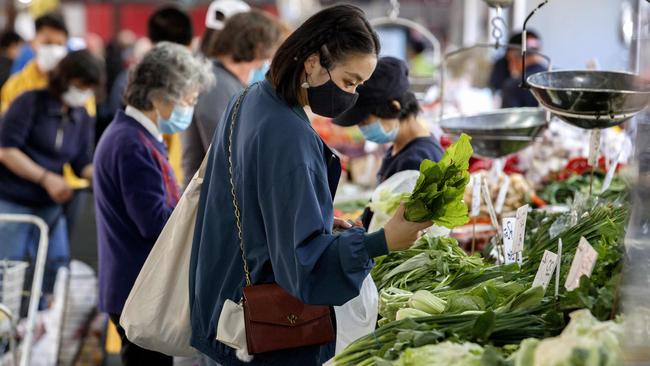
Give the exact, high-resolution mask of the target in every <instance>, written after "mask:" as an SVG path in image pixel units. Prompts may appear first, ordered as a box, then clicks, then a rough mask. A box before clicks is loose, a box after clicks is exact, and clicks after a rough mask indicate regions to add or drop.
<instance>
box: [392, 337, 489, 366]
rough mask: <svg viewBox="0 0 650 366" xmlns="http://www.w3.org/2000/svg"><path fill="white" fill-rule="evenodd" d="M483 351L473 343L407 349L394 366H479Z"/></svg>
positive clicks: (450, 343) (481, 363) (449, 343)
mask: <svg viewBox="0 0 650 366" xmlns="http://www.w3.org/2000/svg"><path fill="white" fill-rule="evenodd" d="M484 352H485V350H484V349H483V347H481V346H479V345H477V344H474V343H462V344H458V343H452V342H443V343H439V344H435V345H428V346H424V347H420V348H409V349H407V350H405V351H404V353H402V355H401V356H400V358H399V360H397V361H396V362H395V363H394V365H395V366H422V365H433V366H435V365H440V366H447V365H464V366H481V365H483V362H482V358H483V353H484Z"/></svg>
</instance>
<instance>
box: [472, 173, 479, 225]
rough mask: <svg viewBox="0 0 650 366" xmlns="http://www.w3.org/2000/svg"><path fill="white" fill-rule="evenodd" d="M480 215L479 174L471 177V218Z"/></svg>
mask: <svg viewBox="0 0 650 366" xmlns="http://www.w3.org/2000/svg"><path fill="white" fill-rule="evenodd" d="M480 213H481V174H480V173H479V174H476V175H474V176H473V177H472V212H471V216H472V217H477V216H478V215H479V214H480Z"/></svg>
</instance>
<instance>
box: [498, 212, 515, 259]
mask: <svg viewBox="0 0 650 366" xmlns="http://www.w3.org/2000/svg"><path fill="white" fill-rule="evenodd" d="M515 221H516V219H515V218H514V217H504V218H503V220H501V223H502V226H503V229H502V230H503V231H502V233H503V251H504V252H505V263H506V264H510V263H515V262H516V261H517V253H516V252H514V251H513V250H512V244H513V243H514V238H515Z"/></svg>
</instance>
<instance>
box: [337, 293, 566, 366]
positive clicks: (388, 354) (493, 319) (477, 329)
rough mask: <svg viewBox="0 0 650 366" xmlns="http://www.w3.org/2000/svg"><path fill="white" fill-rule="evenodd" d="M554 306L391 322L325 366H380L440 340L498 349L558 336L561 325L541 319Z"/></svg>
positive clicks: (362, 338) (357, 342) (353, 344)
mask: <svg viewBox="0 0 650 366" xmlns="http://www.w3.org/2000/svg"><path fill="white" fill-rule="evenodd" d="M553 306H554V305H553V304H552V303H549V302H546V303H542V304H540V305H537V306H535V307H533V308H530V309H527V310H513V311H510V312H507V313H495V312H491V311H488V312H480V313H476V314H474V313H472V314H440V315H432V316H428V317H417V318H408V319H403V320H398V321H394V322H390V323H388V324H386V325H384V326H382V327H380V328H378V329H377V330H376V331H375V332H374V333H373V334H369V335H367V336H364V337H361V338H359V339H358V340H356V341H354V342H353V343H352V344H350V345H349V346H348V347H347V348H346V349H345V350H344V351H343V352H341V353H340V354H339V355H337V356H336V357H335V358H334V360H333V361H332V362H329V363H328V365H336V366H343V365H345V366H347V365H355V366H371V365H383V364H386V363H385V361H391V360H397V359H398V358H399V357H400V356H401V355H402V354H403V353H404V352H406V350H407V349H409V348H415V347H421V346H425V345H427V344H436V343H439V342H440V341H442V340H443V339H447V340H450V339H453V340H457V341H461V342H462V341H473V342H478V343H481V344H482V343H486V342H489V343H492V344H495V345H497V346H499V345H504V344H513V343H518V342H520V341H522V340H523V339H525V338H529V337H531V336H533V337H544V336H548V335H553V334H557V333H559V331H560V329H561V326H562V324H556V323H554V322H550V321H549V320H547V319H546V317H544V316H541V315H540V314H548V313H549V312H552V311H553V310H552V308H553ZM486 314H487V315H486ZM398 362H399V361H398ZM425 364H427V363H425Z"/></svg>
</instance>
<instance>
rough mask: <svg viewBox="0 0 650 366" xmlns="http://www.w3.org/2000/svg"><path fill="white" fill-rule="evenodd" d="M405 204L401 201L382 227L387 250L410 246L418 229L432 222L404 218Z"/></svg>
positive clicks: (425, 227) (415, 238) (418, 231)
mask: <svg viewBox="0 0 650 366" xmlns="http://www.w3.org/2000/svg"><path fill="white" fill-rule="evenodd" d="M404 209H405V206H404V204H403V203H402V204H401V205H400V206H399V208H398V209H397V212H395V215H393V218H391V219H390V221H388V223H387V224H386V226H385V227H384V234H385V235H386V244H387V245H388V250H390V251H391V252H392V251H398V250H405V249H408V248H409V247H411V245H413V243H414V242H415V241H416V240H417V239H418V237H419V233H420V231H422V230H424V229H427V228H429V227H430V226H431V225H433V222H431V221H426V222H410V221H407V220H406V219H405V218H404Z"/></svg>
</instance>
